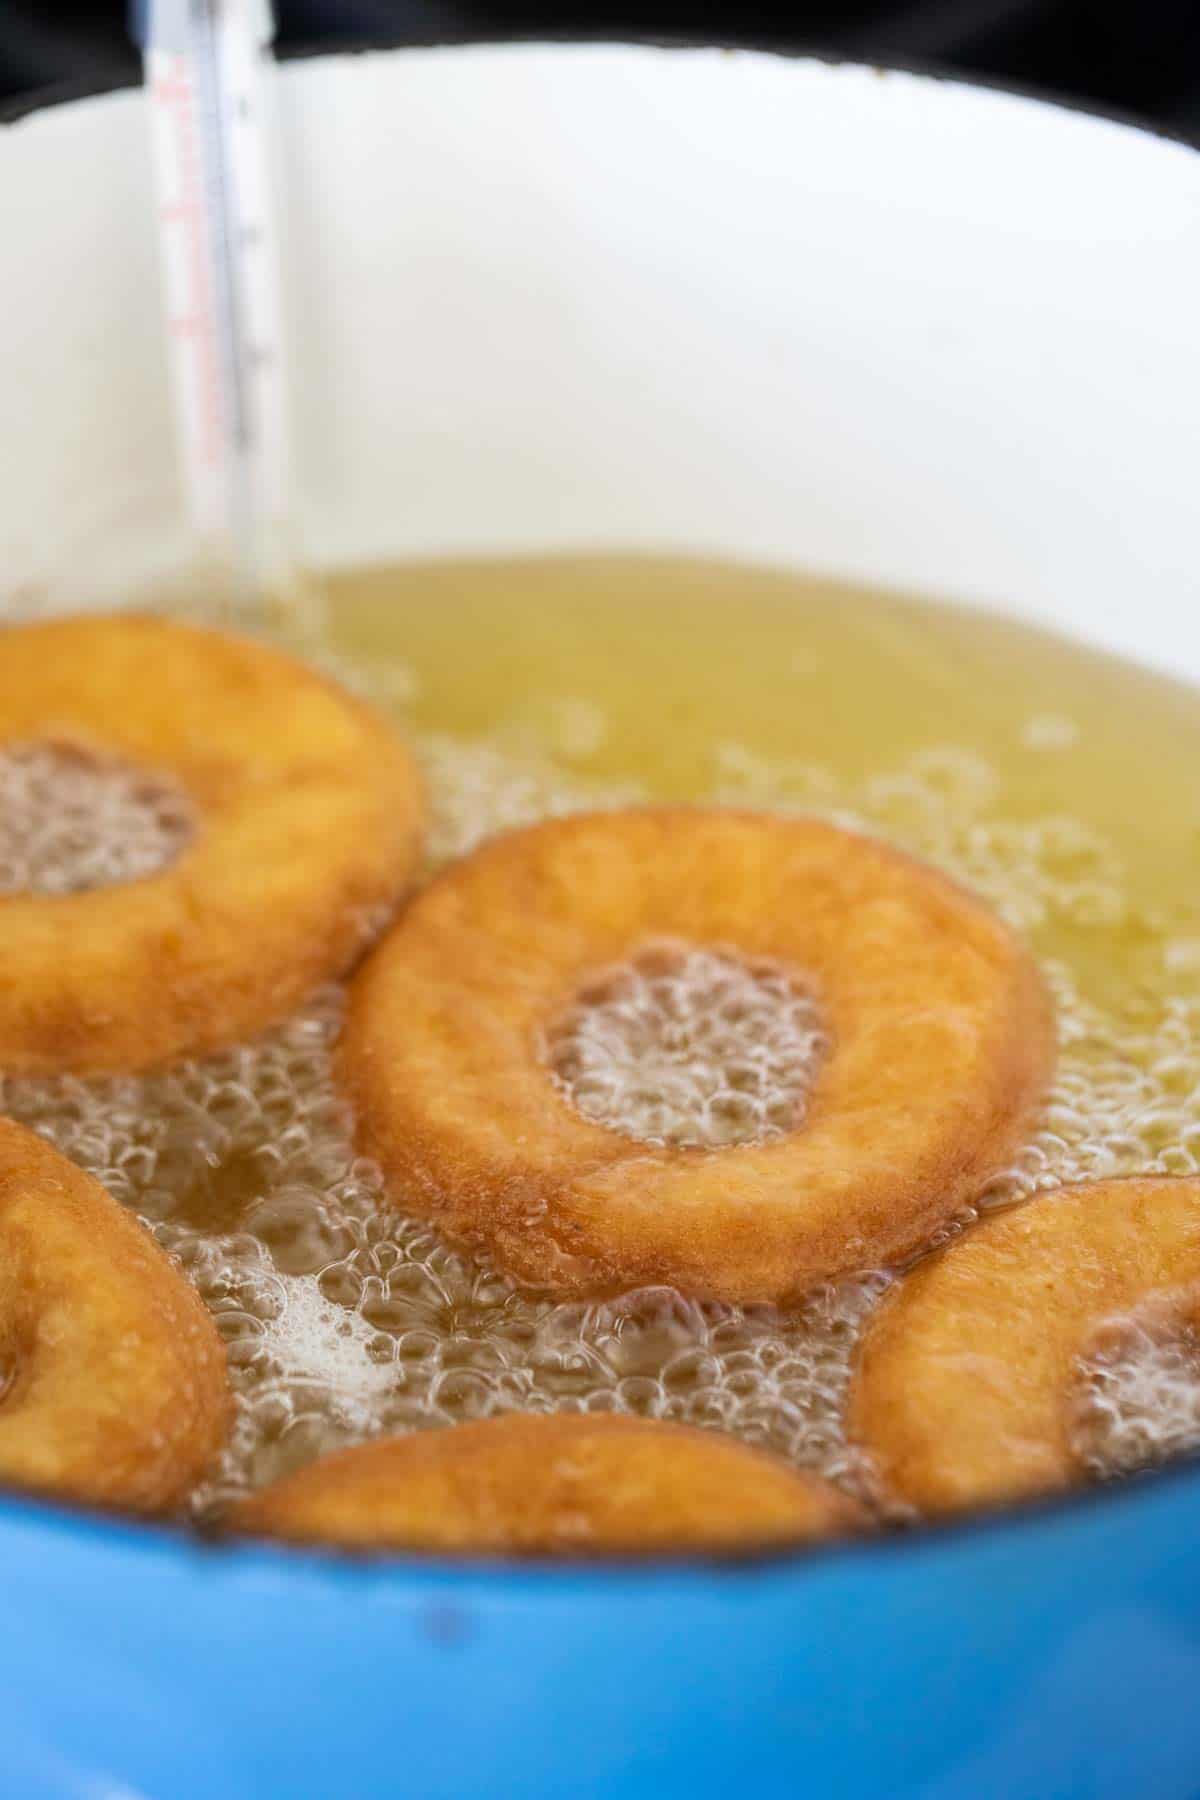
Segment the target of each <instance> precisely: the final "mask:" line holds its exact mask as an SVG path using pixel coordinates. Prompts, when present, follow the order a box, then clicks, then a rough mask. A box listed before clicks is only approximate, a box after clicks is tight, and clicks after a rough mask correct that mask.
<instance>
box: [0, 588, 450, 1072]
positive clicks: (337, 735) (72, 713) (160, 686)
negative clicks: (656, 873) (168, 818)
mask: <svg viewBox="0 0 1200 1800" xmlns="http://www.w3.org/2000/svg"><path fill="white" fill-rule="evenodd" d="M31 745H42V746H50V747H57V748H61V749H63V750H64V752H65V753H67V754H68V755H69V756H70V757H72V758H76V759H78V758H89V757H91V758H95V759H96V760H97V761H98V762H101V763H103V764H105V765H108V764H110V763H113V762H114V761H116V762H117V763H120V764H125V765H129V766H131V767H132V768H133V769H134V770H136V771H138V772H140V773H144V774H145V776H146V778H147V779H148V780H150V781H161V782H163V783H164V784H166V785H167V786H168V787H169V788H171V789H177V790H179V791H180V792H181V793H182V795H183V796H184V797H185V798H186V801H187V803H188V805H189V807H190V810H191V813H192V818H193V824H192V830H191V833H190V836H189V838H188V841H187V842H186V844H185V845H184V846H183V847H182V849H181V851H180V853H179V854H178V855H177V856H176V858H175V860H174V861H172V862H170V863H169V865H167V866H165V867H163V868H161V869H159V870H158V871H157V872H155V873H153V874H146V875H144V876H143V877H142V878H140V879H137V880H131V881H128V882H124V883H121V884H119V885H113V886H108V887H95V888H92V889H91V890H90V891H87V892H73V893H55V894H45V893H35V892H29V891H24V892H15V893H14V892H6V893H0V935H2V936H3V941H4V958H3V967H2V969H0V1068H3V1069H4V1070H5V1071H6V1072H8V1073H10V1074H15V1073H19V1074H42V1073H52V1072H58V1071H70V1072H72V1073H97V1074H98V1073H109V1072H120V1071H127V1070H136V1069H142V1068H146V1067H149V1066H151V1065H153V1064H156V1063H161V1062H165V1061H167V1060H169V1059H171V1058H173V1057H177V1056H182V1055H184V1054H192V1053H200V1052H203V1051H208V1050H213V1049H216V1048H218V1047H219V1046H221V1045H224V1044H227V1043H230V1042H236V1041H237V1040H239V1039H241V1038H244V1037H247V1036H250V1035H251V1034H253V1033H255V1032H257V1031H259V1030H261V1029H263V1028H264V1027H266V1026H267V1025H269V1024H271V1023H273V1022H274V1021H275V1020H277V1019H278V1018H280V1017H282V1016H284V1015H286V1014H287V1013H288V1012H289V1011H290V1010H291V1009H293V1008H294V1007H295V1006H296V1005H297V1004H298V1003H299V1002H300V1001H301V1000H302V999H303V998H304V996H305V995H306V994H307V993H308V992H309V991H310V990H311V989H312V988H313V987H314V986H316V985H317V984H318V983H320V982H321V981H323V980H325V979H326V978H328V977H332V976H336V975H339V974H341V973H342V972H344V971H345V970H346V969H347V968H348V967H349V966H350V965H351V964H352V963H353V962H354V960H355V959H356V957H357V956H358V955H359V953H360V951H361V950H362V949H363V948H365V946H366V944H367V943H368V941H369V940H370V939H371V937H373V936H374V935H375V934H376V932H377V930H378V928H379V925H380V923H381V913H384V912H386V910H387V909H389V908H390V907H391V906H392V904H393V902H394V901H395V900H396V899H397V897H398V896H399V894H400V892H401V890H402V888H403V886H404V884H405V882H406V880H407V878H408V876H409V874H410V873H411V871H412V870H413V867H414V864H415V859H416V854H417V848H418V837H419V832H420V826H421V818H422V799H421V791H420V785H419V781H418V777H417V775H416V773H415V770H414V766H413V763H412V762H411V760H410V758H409V755H408V753H407V752H406V750H405V749H404V747H403V746H402V745H401V744H400V743H399V742H398V741H397V739H396V737H395V736H394V735H393V733H392V731H391V730H390V729H389V728H388V726H387V725H386V724H385V723H384V722H383V720H382V719H380V718H377V717H376V716H375V715H374V714H373V713H372V712H371V711H370V710H369V709H368V708H367V707H366V706H365V705H364V704H362V703H361V702H360V701H358V700H357V699H355V698H354V697H352V696H351V695H349V694H347V693H344V692H343V691H342V690H341V689H339V688H338V687H336V686H335V685H334V684H333V683H331V682H330V681H328V680H326V679H324V678H323V677H322V676H320V675H318V674H316V673H315V672H314V671H312V670H310V669H308V668H306V667H304V666H303V665H302V664H300V663H298V662H296V661H294V660H293V659H291V658H290V657H288V656H285V655H283V654H281V653H280V652H279V651H277V650H274V649H270V648H268V647H267V646H266V645H263V644H259V643H255V642H251V641H249V640H247V639H242V638H238V637H233V636H228V635H226V634H225V633H223V632H218V631H211V630H205V629H201V628H199V627H196V626H192V625H185V624H181V623H178V622H176V621H172V620H168V619H164V618H154V617H150V616H138V615H133V614H127V615H120V616H114V617H86V618H83V617H79V618H64V619H59V620H53V621H50V622H47V623H43V624H32V625H14V626H9V627H7V628H5V629H3V630H0V757H2V756H3V755H4V754H5V753H6V752H8V753H9V754H12V753H20V752H21V751H23V750H26V749H27V748H28V747H29V746H31Z"/></svg>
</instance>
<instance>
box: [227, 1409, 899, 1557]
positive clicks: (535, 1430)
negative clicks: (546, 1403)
mask: <svg viewBox="0 0 1200 1800" xmlns="http://www.w3.org/2000/svg"><path fill="white" fill-rule="evenodd" d="M230 1523H231V1525H232V1526H233V1527H234V1529H236V1530H238V1531H245V1532H250V1533H253V1534H255V1535H264V1536H269V1537H279V1538H285V1539H289V1540H290V1541H292V1542H294V1543H326V1544H341V1545H343V1546H346V1547H352V1548H357V1549H393V1550H401V1549H404V1550H456V1551H458V1550H467V1551H472V1550H473V1551H507V1552H514V1553H517V1554H522V1555H535V1554H545V1555H560V1556H561V1555H564V1554H566V1555H576V1556H579V1555H588V1554H594V1553H596V1552H606V1551H620V1550H682V1549H688V1548H693V1549H694V1548H700V1547H704V1548H708V1549H731V1548H735V1547H739V1546H740V1547H742V1548H753V1547H755V1546H759V1545H766V1544H781V1543H802V1542H807V1541H810V1540H813V1539H816V1538H825V1537H832V1536H835V1535H837V1534H838V1533H844V1532H849V1531H853V1530H856V1529H859V1528H860V1527H861V1526H862V1525H863V1524H864V1523H865V1518H864V1514H863V1512H862V1510H861V1508H859V1507H858V1506H856V1505H855V1503H854V1502H853V1501H852V1500H849V1499H847V1497H846V1496H845V1495H844V1494H841V1493H839V1492H838V1491H837V1489H836V1488H833V1487H830V1486H829V1485H828V1484H827V1483H826V1482H823V1481H819V1480H817V1479H816V1477H815V1476H811V1475H803V1474H800V1473H799V1472H798V1471H796V1470H794V1469H789V1468H788V1467H787V1466H786V1464H784V1463H781V1462H778V1461H776V1459H775V1458H774V1457H772V1456H767V1455H765V1454H764V1453H763V1452H762V1451H760V1450H751V1449H749V1448H748V1447H747V1446H746V1445H745V1444H739V1443H737V1442H735V1441H734V1440H733V1439H731V1438H722V1437H718V1436H717V1435H715V1434H714V1433H713V1432H709V1431H694V1430H692V1429H690V1428H689V1427H687V1426H684V1425H661V1424H653V1423H651V1422H650V1421H649V1420H647V1419H632V1418H625V1417H617V1416H615V1415H614V1414H611V1413H608V1414H583V1413H555V1414H550V1415H545V1416H541V1417H529V1416H524V1415H509V1416H508V1417H505V1418H502V1419H488V1420H485V1421H484V1422H483V1423H481V1424H472V1425H455V1426H451V1427H450V1428H449V1429H448V1430H442V1431H418V1432H414V1433H412V1434H410V1435H409V1436H407V1437H399V1438H387V1439H383V1440H380V1441H378V1442H376V1443H371V1444H359V1445H357V1446H356V1447H355V1448H354V1449H352V1450H342V1451H338V1452H336V1453H335V1454H334V1455H332V1456H326V1457H323V1458H322V1459H321V1460H320V1461H319V1462H316V1463H311V1464H310V1465H309V1466H308V1467H307V1468H306V1469H301V1470H300V1471H299V1473H298V1474H295V1475H292V1476H289V1477H288V1478H287V1479H286V1480H284V1481H280V1482H277V1483H276V1484H275V1486H274V1487H271V1488H267V1489H265V1490H264V1491H263V1492H262V1493H260V1494H254V1495H252V1496H251V1498H250V1499H249V1500H244V1501H242V1503H241V1504H240V1506H238V1507H237V1508H236V1509H235V1511H234V1513H233V1516H232V1518H231V1520H230Z"/></svg>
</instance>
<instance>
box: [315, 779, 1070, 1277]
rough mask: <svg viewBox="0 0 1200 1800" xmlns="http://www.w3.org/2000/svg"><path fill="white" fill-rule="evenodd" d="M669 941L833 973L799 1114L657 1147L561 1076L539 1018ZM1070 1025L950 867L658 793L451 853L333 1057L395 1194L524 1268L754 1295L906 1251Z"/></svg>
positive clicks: (1002, 1149) (821, 980)
mask: <svg viewBox="0 0 1200 1800" xmlns="http://www.w3.org/2000/svg"><path fill="white" fill-rule="evenodd" d="M664 938H669V939H675V940H677V941H682V942H683V943H685V944H696V945H720V946H732V947H733V948H734V949H735V950H737V951H739V952H741V953H742V954H743V955H745V956H747V957H748V958H769V959H773V960H774V961H776V962H777V963H779V964H782V965H783V966H784V967H785V968H787V969H790V970H793V971H794V972H795V979H796V981H797V983H798V984H802V985H804V986H805V987H808V988H811V989H812V990H813V991H814V992H815V994H816V996H817V998H818V1000H819V1002H820V1005H821V1007H822V1009H823V1012H824V1017H825V1021H826V1025H827V1028H828V1032H829V1035H830V1037H831V1039H832V1048H831V1051H830V1053H829V1055H828V1056H827V1058H826V1060H825V1062H824V1065H823V1066H822V1068H821V1069H820V1070H819V1072H818V1075H817V1078H816V1081H815V1084H814V1087H813V1091H812V1093H811V1095H810V1097H809V1102H808V1106H807V1110H806V1112H805V1115H804V1118H803V1120H802V1122H801V1124H800V1125H799V1127H798V1129H796V1130H794V1131H792V1132H790V1133H788V1134H786V1135H784V1136H783V1137H781V1138H778V1139H775V1140H773V1141H766V1142H760V1143H752V1144H744V1145H739V1146H737V1147H732V1148H723V1149H719V1150H697V1149H679V1148H670V1147H656V1146H652V1145H649V1144H645V1143H639V1142H633V1141H631V1140H630V1139H628V1138H625V1137H623V1136H621V1135H620V1134H619V1133H617V1132H614V1131H610V1130H607V1129H605V1128H604V1127H602V1126H600V1125H597V1124H593V1123H591V1122H589V1121H588V1120H587V1119H586V1118H584V1117H583V1116H582V1115H581V1114H580V1113H579V1112H577V1111H576V1109H575V1108H574V1107H572V1106H571V1105H570V1104H569V1103H568V1102H567V1101H566V1100H565V1099H564V1098H563V1097H562V1096H561V1095H560V1094H559V1092H558V1091H557V1090H556V1088H555V1085H554V1083H553V1081H552V1079H551V1076H550V1074H549V1072H548V1070H547V1068H546V1066H545V1062H544V1059H543V1055H542V1042H543V1036H544V1033H545V1030H546V1027H547V1025H548V1024H549V1023H550V1022H551V1021H552V1020H553V1019H555V1018H556V1017H557V1016H558V1015H559V1014H560V1013H561V1012H562V1010H563V1009H564V1008H565V1007H566V1005H567V1004H569V1002H570V1001H571V999H572V997H573V996H574V995H575V994H576V992H577V991H578V990H579V988H580V987H581V986H582V985H583V984H584V983H585V981H586V980H587V978H588V977H589V975H591V974H593V973H594V972H595V971H596V970H597V969H603V968H605V967H607V966H608V965H611V964H613V963H615V962H620V961H622V960H625V959H627V958H629V957H630V956H633V955H636V954H637V953H638V951H639V950H641V949H642V948H644V947H645V946H646V944H647V943H649V942H654V941H658V940H662V939H664ZM1053 1041H1054V1040H1053V1027H1052V1019H1051V1011H1050V1006H1049V1003H1048V1001H1047V998H1046V994H1045V991H1044V989H1043V986H1042V983H1041V980H1040V978H1039V975H1038V972H1037V969H1036V967H1035V965H1034V963H1033V961H1032V959H1031V958H1030V956H1029V954H1028V953H1027V952H1026V950H1025V949H1024V948H1023V947H1022V946H1021V944H1020V943H1019V942H1018V941H1017V939H1016V938H1015V937H1014V936H1013V935H1012V933H1011V932H1010V931H1009V930H1008V929H1007V927H1006V926H1004V925H1003V924H1002V923H1001V922H1000V921H999V920H998V919H997V918H996V917H995V916H994V915H993V914H992V913H991V912H990V911H989V910H988V909H987V908H986V907H984V906H983V905H982V904H981V903H980V902H979V901H978V900H976V899H974V898H973V897H972V896H971V895H969V894H967V893H965V892H963V890H962V889H960V888H958V887H956V886H955V885H954V884H953V883H952V882H950V881H948V880H946V879H945V878H944V877H943V876H941V875H939V874H937V873H936V872H935V871H933V870H932V869H929V868H926V867H924V866H922V865H921V864H919V863H917V862H914V861H912V860H911V859H910V858H908V857H906V856H903V855H901V854H900V853H898V852H897V851H895V850H892V849H890V848H888V847H887V846H886V845H883V844H880V843H877V842H874V841H872V840H871V839H869V838H865V837H860V836H857V835H855V834H854V833H851V832H848V831H843V830H839V829H838V828H837V827H835V826H833V825H828V824H824V823H821V822H818V821H815V820H807V819H785V818H776V817H769V816H766V815H762V814H750V813H740V812H729V811H715V810H713V811H704V810H700V809H696V810H687V809H674V810H667V809H663V810H649V809H648V810H645V811H628V812H614V813H604V814H591V815H585V816H580V817H575V818H570V819H562V820H556V821H554V822H552V823H549V824H543V825H538V826H535V827H533V828H531V829H529V830H524V831H518V832H514V833H512V834H510V835H508V836H505V837H502V838H497V839H494V840H492V841H491V842H490V843H488V844H486V845H485V846H484V847H483V848H482V849H480V850H478V851H476V852H475V853H474V854H473V855H472V856H469V857H467V858H465V859H464V860H463V861H462V862H459V863H457V864H455V865H453V866H452V867H451V868H450V869H448V870H447V871H445V872H444V873H443V874H442V875H441V876H440V877H439V878H438V879H437V880H436V881H434V882H433V883H432V884H431V886H430V887H429V888H427V889H426V890H425V892H424V893H422V894H420V895H419V896H418V897H417V899H416V900H415V901H414V902H413V903H412V904H411V905H410V906H409V907H408V909H407V910H406V912H405V913H404V914H403V915H402V916H401V918H400V920H399V921H398V923H397V924H396V926H395V927H394V928H393V930H392V931H391V933H390V934H389V935H388V937H387V938H386V940H385V941H384V943H383V944H382V945H381V946H380V947H379V949H378V950H377V951H376V952H375V954H374V955H373V956H372V957H371V959H370V960H369V962H368V963H367V965H366V967H365V968H364V969H363V971H362V972H361V974H360V975H359V976H358V978H357V979H356V981H355V984H354V987H353V991H352V996H351V1006H350V1013H349V1018H348V1022H347V1027H346V1032H345V1037H344V1040H343V1049H342V1055H341V1068H342V1072H343V1079H344V1081H345V1084H346V1086H347V1088H348V1090H349V1092H350V1094H351V1095H352V1097H353V1099H354V1101H355V1102H356V1104H357V1107H358V1112H359V1119H360V1138H361V1142H362V1145H363V1148H364V1150H365V1151H366V1152H367V1153H368V1154H369V1155H371V1156H373V1157H375V1158H376V1159H377V1160H378V1161H379V1162H380V1163H381V1165H382V1167H383V1170H384V1173H385V1175H386V1178H387V1181H388V1184H389V1188H390V1191H391V1193H392V1195H393V1196H394V1199H395V1202H396V1204H397V1205H398V1206H400V1207H402V1208H403V1209H404V1210H406V1211H411V1212H417V1213H420V1214H424V1215H427V1216H428V1217H430V1218H431V1219H433V1220H435V1221H436V1222H437V1223H438V1224H439V1225H440V1226H441V1227H442V1228H443V1229H444V1230H445V1231H446V1232H447V1233H448V1234H449V1235H450V1236H452V1237H453V1238H455V1239H457V1240H459V1241H460V1242H463V1243H465V1244H467V1245H469V1246H473V1247H481V1248H483V1249H486V1250H487V1251H489V1252H490V1253H491V1254H492V1255H494V1256H495V1257H496V1258H497V1259H498V1261H499V1262H500V1263H501V1265H502V1266H503V1267H504V1268H505V1269H506V1270H507V1271H508V1272H509V1273H510V1274H511V1275H513V1276H514V1277H515V1278H516V1279H517V1280H518V1281H521V1282H523V1283H527V1284H529V1285H532V1286H536V1287H541V1288H544V1289H547V1290H551V1291H555V1292H558V1293H575V1292H588V1291H603V1290H605V1289H613V1288H621V1287H629V1286H633V1285H636V1284H639V1283H653V1282H668V1283H672V1284H674V1285H675V1286H678V1287H681V1288H683V1289H685V1290H687V1291H688V1292H690V1293H694V1294H700V1295H708V1296H715V1297H717V1298H719V1299H724V1300H730V1301H741V1302H750V1301H770V1300H778V1299H780V1298H784V1297H787V1296H789V1295H794V1294H797V1293H799V1292H801V1291H803V1290H804V1289H806V1288H808V1287H811V1286H812V1284H813V1283H814V1282H816V1281H819V1280H821V1279H824V1278H826V1277H830V1276H835V1275H838V1274H840V1273H842V1272H845V1271H847V1270H851V1269H856V1268H862V1267H866V1266H869V1265H871V1264H873V1263H878V1262H881V1261H885V1260H889V1259H892V1258H895V1257H897V1256H901V1255H903V1254H906V1253H908V1252H910V1251H912V1250H914V1249H916V1248H917V1247H918V1246H919V1245H920V1244H921V1243H922V1242H924V1241H925V1240H926V1239H927V1238H928V1236H929V1234H930V1233H931V1232H932V1231H933V1230H934V1229H935V1228H936V1227H937V1226H938V1225H939V1224H941V1223H942V1222H943V1221H944V1220H945V1219H947V1218H948V1217H950V1216H951V1215H952V1214H953V1213H954V1212H955V1210H956V1209H957V1208H959V1207H960V1206H961V1205H962V1204H963V1202H964V1201H966V1200H968V1199H969V1198H971V1197H972V1196H973V1195H974V1194H976V1193H977V1192H978V1191H979V1189H980V1187H981V1186H982V1185H983V1183H984V1182H985V1181H986V1180H987V1178H988V1176H989V1175H990V1174H992V1173H993V1172H994V1171H995V1170H996V1169H997V1168H999V1167H1001V1166H1003V1164H1004V1161H1005V1159H1006V1158H1007V1157H1008V1155H1009V1154H1010V1152H1011V1151H1012V1149H1013V1147H1014V1146H1015V1145H1016V1143H1017V1142H1018V1141H1019V1139H1020V1137H1021V1135H1022V1133H1023V1132H1024V1130H1025V1127H1026V1124H1027V1121H1028V1118H1029V1114H1030V1110H1031V1108H1032V1107H1033V1106H1034V1105H1035V1104H1036V1103H1037V1101H1038V1100H1039V1099H1040V1097H1041V1095H1042V1093H1043V1091H1044V1089H1045V1086H1046V1083H1047V1081H1048V1078H1049V1074H1050V1071H1051V1067H1052V1063H1053V1054H1054V1051H1053Z"/></svg>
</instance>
